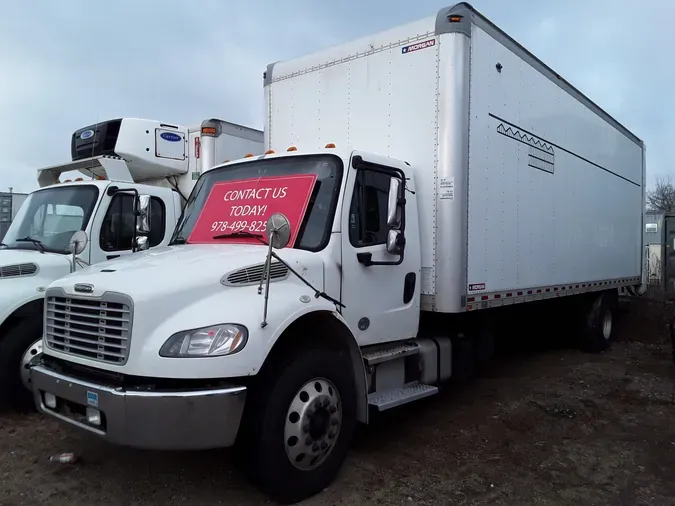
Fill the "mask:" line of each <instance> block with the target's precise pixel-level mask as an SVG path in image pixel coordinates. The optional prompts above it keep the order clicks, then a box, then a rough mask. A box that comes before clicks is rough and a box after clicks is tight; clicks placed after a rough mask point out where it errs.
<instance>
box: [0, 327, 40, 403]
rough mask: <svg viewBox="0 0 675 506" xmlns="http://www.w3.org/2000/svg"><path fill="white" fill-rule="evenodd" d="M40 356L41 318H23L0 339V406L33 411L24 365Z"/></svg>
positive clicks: (28, 378)
mask: <svg viewBox="0 0 675 506" xmlns="http://www.w3.org/2000/svg"><path fill="white" fill-rule="evenodd" d="M40 353H42V319H41V318H24V319H22V320H20V321H19V322H18V323H16V324H15V325H14V326H12V327H10V329H9V331H8V332H7V333H5V335H3V336H1V337H0V406H1V407H10V408H13V409H15V410H16V411H22V412H26V411H31V410H34V409H35V403H34V401H33V392H32V390H31V385H30V373H29V371H28V363H29V362H30V361H31V360H32V359H33V358H34V357H36V356H37V355H39V354H40Z"/></svg>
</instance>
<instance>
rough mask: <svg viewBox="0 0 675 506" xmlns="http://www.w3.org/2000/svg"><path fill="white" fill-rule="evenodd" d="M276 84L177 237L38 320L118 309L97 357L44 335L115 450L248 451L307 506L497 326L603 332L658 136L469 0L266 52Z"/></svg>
mask: <svg viewBox="0 0 675 506" xmlns="http://www.w3.org/2000/svg"><path fill="white" fill-rule="evenodd" d="M264 90H265V101H266V107H267V114H266V124H265V130H264V134H265V148H266V151H265V154H264V155H261V156H250V157H245V158H244V159H241V160H235V161H232V162H230V163H227V164H223V165H221V166H219V167H216V168H214V169H213V170H211V171H209V172H207V173H205V174H202V175H201V177H200V179H199V181H198V182H197V185H196V186H195V188H194V190H193V192H192V194H191V196H190V200H191V201H192V202H194V205H192V206H188V208H187V209H186V212H185V213H184V215H183V218H182V219H181V221H180V223H179V224H178V226H177V227H176V231H175V233H174V237H173V239H172V243H171V245H170V247H169V248H168V249H165V250H163V251H162V254H161V255H158V254H155V255H153V254H150V253H140V254H139V255H137V256H136V257H135V258H134V259H133V260H125V261H119V262H113V263H109V264H106V266H105V271H106V272H105V273H103V272H99V269H97V270H91V269H90V270H84V271H80V272H78V273H76V274H75V275H73V276H70V277H69V278H64V279H61V280H58V281H56V282H54V283H52V284H51V285H50V286H49V287H48V289H47V291H46V300H47V304H48V306H49V307H52V308H54V311H55V313H53V314H49V313H48V314H46V315H45V325H51V324H53V323H54V322H55V319H54V316H53V315H58V314H62V313H67V312H68V311H69V310H70V309H69V308H71V307H75V306H77V305H83V306H84V305H86V306H87V307H89V306H91V307H94V308H96V309H98V308H100V307H101V306H102V305H105V307H107V308H109V309H108V310H113V311H114V313H109V314H111V315H112V316H116V317H119V318H122V319H123V321H124V322H125V327H124V331H123V333H122V334H119V335H117V336H110V335H108V334H101V333H99V334H97V335H96V336H95V337H94V338H87V339H90V340H91V344H90V346H98V345H99V344H100V342H101V340H103V342H104V343H109V345H110V349H109V350H107V349H105V348H104V349H103V350H101V351H100V352H95V354H94V355H92V353H94V352H91V351H89V350H85V351H80V350H77V349H69V348H68V345H67V343H65V342H64V341H63V340H62V339H61V338H60V336H59V335H58V333H56V332H49V331H48V332H47V333H46V335H45V339H44V344H45V352H44V355H43V357H42V359H41V360H40V361H37V362H35V363H34V364H33V365H32V368H31V378H32V380H33V389H34V394H35V401H36V404H37V405H38V407H39V409H40V410H41V411H42V412H43V413H45V414H47V415H50V416H52V417H55V418H57V419H59V420H61V421H62V422H63V423H66V424H69V425H72V426H76V427H79V428H80V429H82V430H85V431H89V432H91V433H93V434H96V435H98V436H100V437H102V438H104V439H106V440H108V441H111V442H114V443H117V444H122V445H129V446H138V447H145V448H157V449H166V448H190V449H199V448H214V447H225V446H231V445H235V443H236V445H235V446H236V448H238V449H239V450H240V451H241V458H240V459H237V461H238V462H240V463H241V464H242V465H243V467H244V469H245V470H246V471H247V472H248V474H249V476H251V478H252V479H253V480H255V482H256V483H257V484H258V485H259V486H260V487H261V488H262V489H263V490H264V491H265V492H266V493H267V494H269V495H270V496H271V497H272V498H274V499H275V500H279V501H283V502H295V501H299V500H301V499H304V498H306V497H308V496H310V495H312V494H315V493H317V492H320V491H321V490H322V489H324V488H325V487H326V486H327V485H329V484H330V483H331V481H332V480H333V478H334V477H335V475H336V474H337V472H338V470H339V469H340V467H341V466H342V463H343V461H344V459H345V456H346V454H347V451H348V447H349V442H350V440H351V436H352V433H353V431H354V428H355V426H356V423H357V422H362V423H368V421H369V413H370V412H371V411H372V410H379V411H383V410H387V409H391V408H394V407H397V406H400V405H402V404H406V403H410V402H414V401H417V400H419V399H421V398H424V397H429V396H432V395H435V394H437V393H438V392H439V390H440V388H442V386H443V384H445V383H446V382H447V381H449V380H451V379H453V378H463V377H470V375H471V374H472V371H473V369H474V366H476V367H477V368H480V367H483V366H485V365H487V364H489V358H490V356H491V354H492V351H493V349H494V333H493V332H492V329H493V326H494V324H495V322H498V321H499V319H500V318H504V317H508V316H509V315H512V314H513V312H514V311H520V310H523V308H525V309H528V308H532V309H533V310H534V311H543V310H544V309H546V310H547V311H550V314H551V315H552V317H553V316H556V317H558V318H561V319H565V320H567V321H570V322H572V321H573V322H576V323H578V327H577V328H576V329H575V332H576V334H575V336H577V334H578V336H577V337H578V344H579V345H580V347H581V348H582V349H584V350H587V351H590V352H601V351H603V350H605V349H607V347H608V346H609V345H610V344H611V341H612V338H613V335H614V325H613V316H614V313H615V310H616V305H617V299H618V292H619V290H621V289H631V290H637V289H641V287H642V286H643V284H644V281H645V280H644V269H643V254H644V253H643V250H644V248H643V247H642V229H643V209H644V174H645V148H644V144H643V142H642V141H641V140H640V139H639V138H638V137H636V136H635V135H634V134H633V133H631V132H630V131H629V130H627V129H626V128H625V127H624V126H622V125H621V124H620V123H619V122H618V121H617V120H616V119H614V118H612V117H611V116H610V115H609V114H607V113H606V112H605V111H603V110H602V109H601V108H600V107H599V106H598V105H596V104H595V103H593V102H592V101H591V100H590V99H589V98H587V97H586V96H584V95H583V94H582V93H581V92H580V91H578V90H577V89H575V88H574V87H573V86H572V85H571V84H569V83H568V82H567V81H565V80H564V79H563V78H562V77H560V76H559V75H558V74H556V73H555V72H554V71H553V70H551V69H550V68H549V67H547V66H546V65H544V64H543V63H542V62H541V61H540V60H538V59H537V58H536V57H534V56H533V55H532V54H531V53H530V52H528V51H527V50H526V49H524V48H523V47H522V46H520V45H519V44H518V43H517V42H515V41H514V40H513V39H512V38H511V37H509V36H508V35H507V34H506V33H504V32H503V31H502V30H500V29H499V28H498V27H496V26H495V25H494V24H493V23H492V22H490V21H489V20H488V19H487V18H485V17H484V16H483V15H481V14H480V13H478V12H477V11H476V10H475V9H473V8H472V7H471V6H470V5H469V4H466V3H460V4H457V5H454V6H452V7H449V8H445V9H442V10H441V11H440V12H438V14H437V15H435V16H431V17H429V18H426V19H423V20H421V21H418V22H414V23H410V24H407V25H405V26H402V27H399V28H394V29H391V30H388V31H386V32H383V33H379V34H375V35H372V36H369V37H365V38H362V39H359V40H357V41H354V42H351V43H347V44H344V45H341V46H337V47H333V48H330V49H327V50H324V51H320V52H317V53H314V54H311V55H308V56H305V57H301V58H297V59H294V60H290V61H285V62H277V63H275V64H272V65H270V66H269V67H268V68H267V71H266V72H265V74H264ZM85 288H86V291H85ZM82 318H83V320H82V321H83V322H86V321H87V320H86V318H87V317H86V316H83V317H82ZM546 337H547V335H546V332H545V331H543V332H542V339H546ZM84 338H85V337H83V339H84ZM104 346H105V345H104ZM115 347H119V349H121V351H120V353H119V356H118V355H116V354H115V353H112V350H113V348H115ZM115 349H117V348H115ZM73 406H74V407H75V410H74V411H75V412H76V413H77V414H72V413H73ZM214 427H217V430H214Z"/></svg>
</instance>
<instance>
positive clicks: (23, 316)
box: [0, 118, 188, 410]
mask: <svg viewBox="0 0 675 506" xmlns="http://www.w3.org/2000/svg"><path fill="white" fill-rule="evenodd" d="M146 132H147V133H146ZM165 133H170V134H171V137H170V139H171V141H173V140H174V138H179V139H180V142H179V143H178V144H180V149H177V148H175V147H174V144H176V142H170V141H166V140H165V139H163V138H162V137H161V135H162V134H165ZM165 137H169V136H168V135H165ZM186 137H187V129H186V128H184V127H178V126H173V125H163V124H161V123H159V122H155V121H150V120H139V119H133V118H125V119H122V120H111V121H107V122H102V123H99V124H97V125H91V126H87V127H84V128H81V129H78V130H77V131H76V132H74V133H73V134H72V138H71V155H72V161H71V162H68V163H65V164H61V165H57V166H52V167H45V168H41V169H39V170H38V183H39V185H40V188H39V189H38V190H35V191H34V192H32V193H31V194H30V195H29V196H28V197H27V198H26V201H25V202H24V203H23V205H22V207H21V209H20V210H19V213H18V214H17V216H16V217H15V219H14V221H13V222H12V224H11V226H10V228H9V229H8V231H7V233H6V234H5V237H4V239H3V244H2V246H0V287H1V289H0V404H2V405H5V406H9V407H12V408H15V409H18V410H25V409H31V408H32V407H33V406H34V404H33V402H32V395H31V391H30V377H29V374H28V370H27V364H28V361H29V360H30V359H31V358H34V357H35V356H36V355H39V353H40V352H41V349H42V346H41V339H42V333H43V325H42V322H41V321H40V320H41V319H42V315H43V308H44V303H43V300H44V292H45V289H46V287H47V286H48V285H49V283H51V282H52V281H54V280H55V279H58V278H60V277H63V276H66V275H68V274H69V273H71V272H73V271H75V270H76V269H78V268H82V267H83V266H86V265H89V264H95V263H99V262H103V261H106V260H110V259H113V258H119V257H124V256H126V255H129V254H131V253H133V252H134V251H137V250H138V249H140V248H147V247H150V248H154V247H157V246H163V245H166V244H168V242H169V239H170V237H171V232H172V231H173V228H174V226H175V223H176V222H177V220H178V217H179V216H180V213H181V208H182V198H181V196H180V194H179V191H178V190H177V189H176V188H174V187H172V186H171V185H170V184H168V183H165V181H164V176H167V177H168V176H180V175H181V174H184V173H186V172H187V167H188V156H187V151H186V146H187V140H186ZM158 141H162V142H158ZM166 144H170V145H169V147H168V148H167V147H166V146H165V145H166ZM73 171H77V172H80V173H81V174H82V175H83V176H86V178H85V177H78V178H76V179H75V180H64V181H61V176H62V174H64V173H70V172H73ZM87 176H88V177H87ZM158 179H159V180H161V181H162V182H163V183H164V184H162V185H157V180H158ZM139 180H140V181H144V183H141V182H137V181H139ZM141 198H144V199H145V200H146V201H147V202H148V205H149V208H148V212H149V213H150V214H151V215H152V216H151V219H152V221H153V224H154V226H153V229H152V231H151V232H150V233H149V235H148V236H147V239H144V241H145V243H144V245H143V246H141V247H140V248H139V245H138V244H137V239H138V237H139V236H141V235H142V234H138V233H137V228H136V221H137V214H138V209H139V207H138V206H139V201H140V199H141ZM78 231H84V232H86V234H87V237H88V241H87V242H86V244H84V245H83V246H84V247H83V249H82V250H81V251H79V252H78V254H77V255H73V254H72V251H71V246H72V244H71V243H72V238H73V235H74V234H75V233H76V232H78Z"/></svg>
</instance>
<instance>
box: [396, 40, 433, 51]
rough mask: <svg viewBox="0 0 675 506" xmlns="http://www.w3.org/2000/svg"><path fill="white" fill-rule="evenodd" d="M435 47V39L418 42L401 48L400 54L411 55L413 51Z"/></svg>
mask: <svg viewBox="0 0 675 506" xmlns="http://www.w3.org/2000/svg"><path fill="white" fill-rule="evenodd" d="M435 45H436V39H429V40H425V41H424V42H418V43H416V44H410V45H409V46H404V47H402V48H401V54H408V53H412V52H413V51H419V50H420V49H426V48H428V47H432V46H435Z"/></svg>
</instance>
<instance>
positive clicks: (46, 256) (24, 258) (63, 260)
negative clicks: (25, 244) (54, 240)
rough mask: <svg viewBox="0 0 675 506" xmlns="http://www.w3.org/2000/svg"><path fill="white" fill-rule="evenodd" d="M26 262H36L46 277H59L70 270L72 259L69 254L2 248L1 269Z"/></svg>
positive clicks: (0, 254)
mask: <svg viewBox="0 0 675 506" xmlns="http://www.w3.org/2000/svg"><path fill="white" fill-rule="evenodd" d="M25 264H35V265H36V266H37V269H38V270H37V272H38V273H39V274H40V275H41V277H44V278H51V279H57V278H60V277H61V276H63V275H65V274H68V273H69V272H70V259H69V258H68V256H67V255H59V254H57V253H40V252H39V251H34V250H25V249H7V248H2V249H0V269H2V270H3V271H4V272H6V271H7V270H8V269H7V268H10V269H11V268H12V267H13V266H18V265H25ZM6 276H7V277H14V276H8V275H6ZM2 277H3V278H4V276H2Z"/></svg>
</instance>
